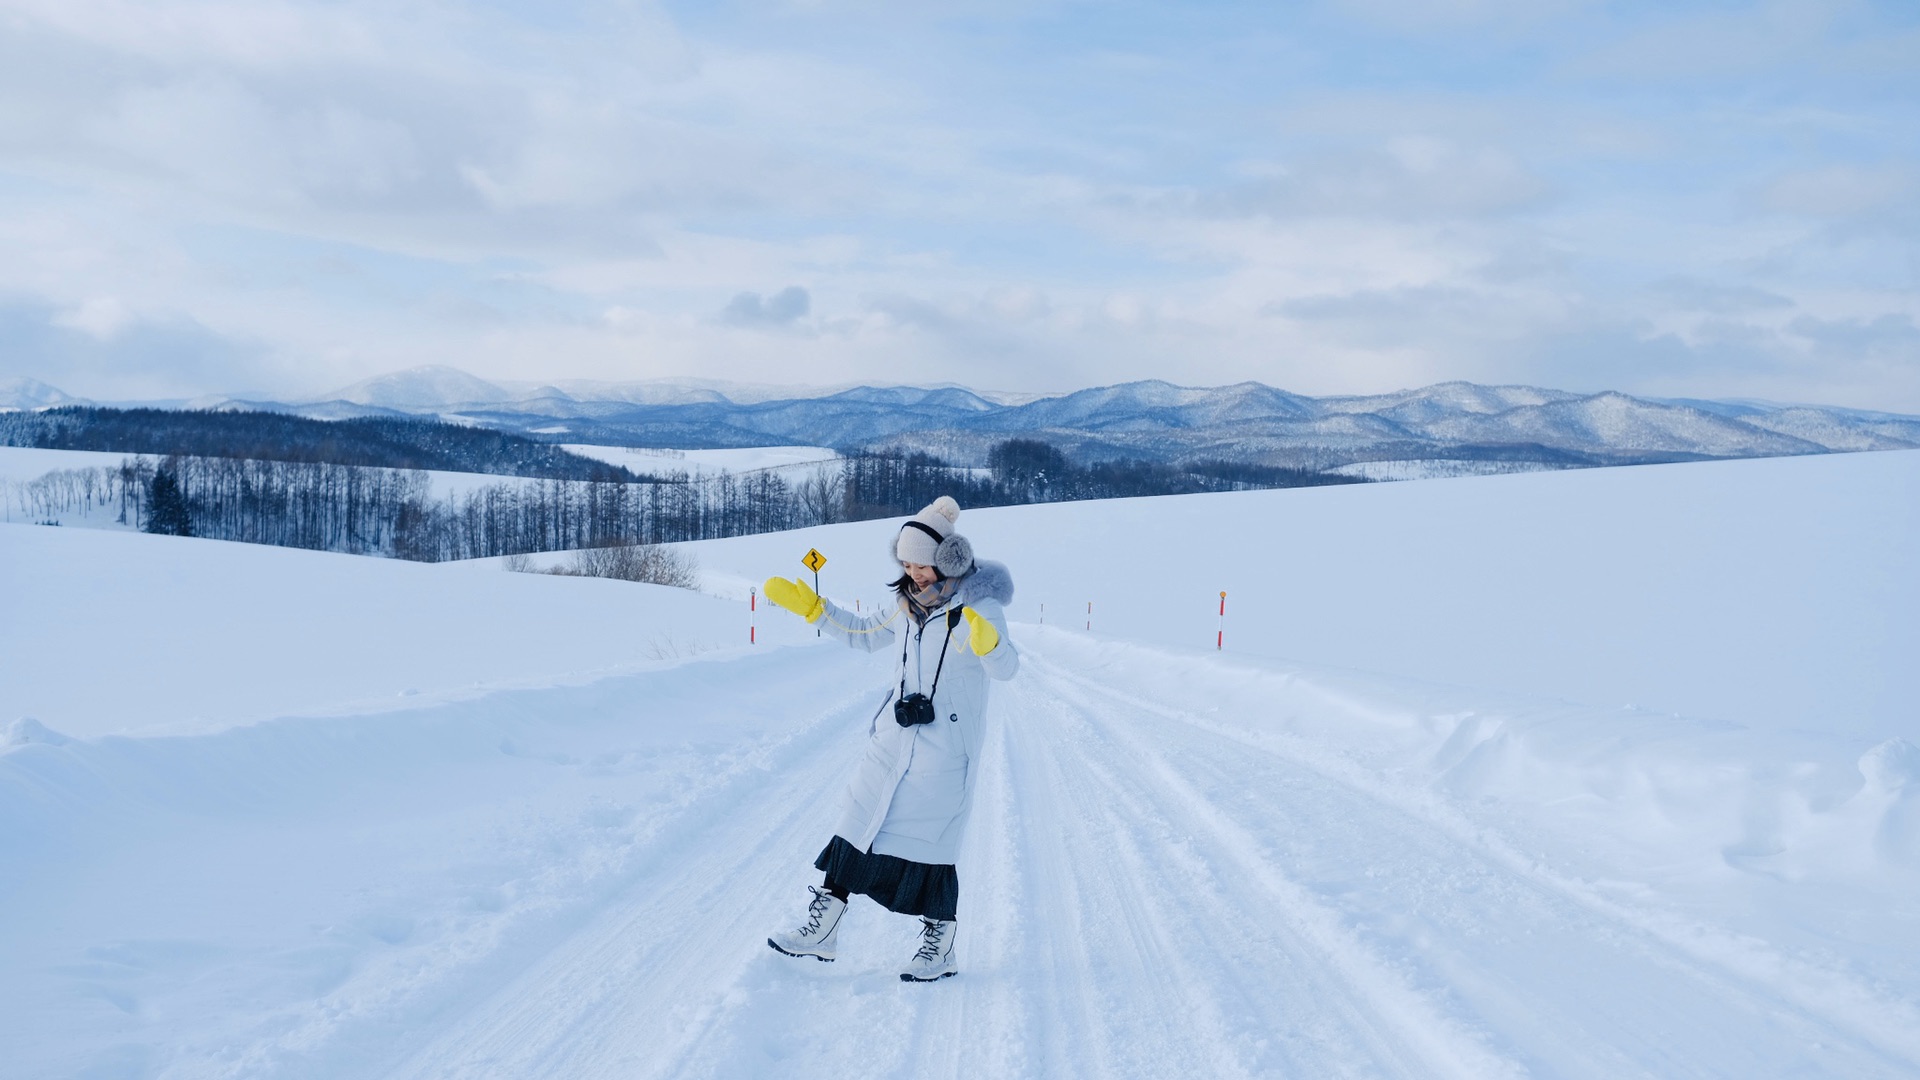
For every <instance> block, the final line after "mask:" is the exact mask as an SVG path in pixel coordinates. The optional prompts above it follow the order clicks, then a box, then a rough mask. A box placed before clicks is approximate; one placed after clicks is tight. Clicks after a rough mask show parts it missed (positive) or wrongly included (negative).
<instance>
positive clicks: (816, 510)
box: [794, 465, 847, 526]
mask: <svg viewBox="0 0 1920 1080" xmlns="http://www.w3.org/2000/svg"><path fill="white" fill-rule="evenodd" d="M794 493H795V495H796V496H797V497H798V498H799V501H800V521H799V524H800V525H802V526H806V525H832V524H835V523H836V522H841V521H845V520H846V519H847V478H846V474H845V473H844V472H843V471H842V470H840V469H839V468H837V467H835V468H829V467H827V466H825V465H822V466H821V467H819V468H818V469H815V470H814V472H813V475H812V476H809V477H807V478H806V479H805V480H802V481H800V486H799V487H798V488H796V489H795V491H794Z"/></svg>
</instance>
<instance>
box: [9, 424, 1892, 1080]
mask: <svg viewBox="0 0 1920 1080" xmlns="http://www.w3.org/2000/svg"><path fill="white" fill-rule="evenodd" d="M961 525H962V527H963V529H964V530H965V531H966V532H967V533H968V534H969V535H970V536H971V537H972V538H973V539H974V541H975V543H976V545H977V546H978V547H979V549H980V550H981V551H982V553H983V554H986V555H988V556H990V557H996V558H1002V559H1005V560H1006V561H1007V562H1008V563H1009V564H1010V565H1011V566H1012V567H1013V569H1014V573H1015V575H1016V582H1017V590H1018V591H1017V595H1016V600H1015V606H1014V608H1013V610H1012V614H1013V616H1014V619H1015V622H1014V623H1013V627H1012V633H1013V636H1014V639H1015V640H1016V642H1017V643H1018V645H1019V647H1020V648H1021V649H1022V651H1023V653H1024V664H1023V669H1022V673H1021V674H1020V676H1019V677H1018V678H1017V679H1016V680H1015V681H1014V682H1012V683H1010V684H1007V685H1006V686H1004V687H1002V688H1000V690H999V692H998V696H997V697H996V699H995V705H994V708H993V714H992V734H991V736H990V740H989V744H988V747H987V751H986V754H985V755H984V757H983V759H982V761H981V762H980V763H979V765H980V767H981V769H982V770H983V772H982V780H981V789H980V803H979V807H978V808H977V810H976V814H975V819H974V823H973V828H972V831H971V832H970V834H969V838H968V846H967V847H966V849H965V850H964V851H963V853H962V859H961V864H960V871H961V876H962V880H963V882H964V885H963V888H962V897H961V927H962V929H961V937H960V956H961V965H962V974H961V976H960V977H959V978H957V979H953V980H948V981H946V982H944V983H942V984H939V985H936V986H930V987H924V986H904V985H902V984H901V983H900V982H899V981H898V980H897V979H896V978H895V975H894V970H895V965H896V964H897V963H898V962H899V961H900V960H901V959H902V958H903V957H904V956H905V954H906V953H907V952H909V951H910V949H911V928H910V927H908V926H906V925H903V923H904V922H905V920H902V919H899V918H897V917H891V916H887V915H886V914H885V913H883V912H881V911H879V910H878V909H876V908H874V907H872V906H871V905H863V904H857V905H856V906H855V908H854V909H853V911H852V913H851V914H850V915H849V916H848V919H849V923H848V925H847V927H846V929H845V930H844V931H843V934H842V941H843V953H842V956H841V959H840V961H839V962H838V963H835V964H833V965H821V964H812V963H799V962H796V961H793V960H790V959H787V958H783V957H779V956H776V955H774V954H773V953H772V952H770V951H769V950H767V949H766V948H765V946H764V944H763V939H764V938H765V935H766V933H767V932H768V931H769V930H770V929H772V928H774V927H777V926H779V925H781V924H782V923H783V922H785V921H791V920H792V919H793V918H794V916H795V914H796V911H797V904H798V900H799V898H800V896H801V886H802V884H804V883H806V882H808V881H811V880H813V872H812V871H811V869H810V867H809V863H810V860H811V857H812V855H813V853H814V852H815V851H817V850H818V847H819V845H820V844H821V843H822V842H823V841H824V839H825V833H826V831H827V830H828V829H830V827H831V822H832V820H833V818H834V812H835V805H834V804H835V798H836V795H837V791H838V788H839V785H840V784H841V783H842V782H843V781H844V778H845V777H846V775H847V773H848V772H849V770H850V769H851V767H852V765H853V763H854V761H855V760H856V759H857V756H858V755H859V754H860V752H861V746H862V741H863V740H864V738H865V732H866V726H867V723H868V720H869V717H870V716H871V715H872V713H873V709H874V707H875V705H877V704H878V703H879V697H880V692H881V690H882V687H881V685H880V684H881V683H882V682H883V681H884V679H885V662H886V658H885V657H870V656H867V655H866V654H860V653H854V652H852V651H850V650H847V649H845V648H842V647H838V646H835V645H832V644H822V643H820V642H818V641H817V639H815V638H814V637H813V635H812V632H811V630H810V629H809V628H808V627H806V626H805V625H804V624H803V623H800V622H799V620H797V619H794V618H792V617H791V616H788V615H785V614H784V613H782V612H779V611H769V610H767V609H766V608H765V607H764V606H763V607H761V609H760V610H759V611H758V613H757V616H758V619H757V622H758V625H757V627H756V630H755V636H756V637H757V639H758V643H757V644H755V645H751V646H750V645H748V644H747V643H746V637H747V626H748V619H749V612H748V610H747V605H746V604H745V603H743V602H742V601H743V600H744V598H745V594H746V590H747V589H748V588H749V587H751V586H752V584H754V583H757V582H758V581H759V580H760V579H761V578H763V577H764V576H766V575H768V574H770V573H776V572H794V573H798V572H799V565H798V558H799V556H800V555H801V554H802V553H803V552H805V551H806V550H807V549H808V547H810V546H817V547H819V548H820V549H821V550H822V551H824V552H826V553H827V554H828V555H829V559H830V561H829V563H828V565H827V567H826V569H825V571H824V573H823V587H824V588H825V590H826V591H827V592H828V593H829V594H830V595H834V596H836V597H839V598H841V599H843V600H847V601H854V600H859V601H860V602H861V603H862V605H863V606H870V605H871V604H872V603H873V602H874V601H875V600H876V599H878V597H879V596H880V595H881V590H880V587H879V586H880V583H881V582H882V581H883V580H884V579H885V577H886V576H887V571H888V567H887V563H886V561H885V555H884V544H885V541H886V538H887V536H888V533H889V532H890V530H891V528H892V527H893V526H892V523H886V522H874V523H863V524H857V525H843V526H831V527H825V528H822V529H816V530H808V531H805V532H802V533H789V534H769V535H764V536H756V537H743V538H738V539H734V540H728V541H715V542H708V543H703V544H699V545H690V546H691V547H692V548H694V549H695V550H696V551H697V553H698V556H699V558H700V560H701V563H702V566H703V570H704V576H705V583H704V586H703V588H704V591H705V595H696V594H693V593H686V592H679V591H674V590H665V589H660V588H656V587H651V586H639V585H630V584H626V583H620V582H611V581H600V580H581V579H566V578H554V577H547V576H541V575H522V574H509V573H504V572H502V571H501V569H500V568H499V567H497V566H495V565H492V564H484V563H478V564H451V565H421V564H412V563H397V562H390V561H382V560H372V559H355V558H351V557H346V556H335V555H324V554H316V553H311V552H301V551H294V550H287V549H276V548H263V547H248V546H243V545H230V544H221V543H216V542H208V541H197V540H186V539H177V538H170V537H151V536H143V535H137V534H127V533H114V532H105V531H82V530H68V529H57V528H40V527H33V526H24V525H15V526H0V594H3V595H5V596H6V597H7V598H8V600H9V604H8V607H7V609H6V612H7V614H6V618H5V621H4V622H0V710H3V711H0V717H4V718H6V719H9V720H10V719H11V718H13V717H16V716H20V715H21V714H23V713H24V714H30V715H32V716H34V717H36V718H37V719H36V720H33V721H14V722H13V723H12V726H11V727H10V728H7V729H6V734H5V735H4V737H0V744H4V745H3V746H0V865H5V866H6V867H7V868H8V870H9V873H8V876H7V881H8V886H7V888H5V889H0V1045H4V1046H5V1047H6V1049H7V1061H8V1062H9V1066H8V1067H9V1068H11V1069H15V1070H18V1071H19V1074H20V1075H26V1076H36V1077H39V1076H51V1077H64V1076H73V1077H79V1076H235V1077H241V1076H244V1077H282V1076H285V1077H291V1076H329V1077H339V1076H422V1077H424V1076H440V1077H451V1076H480V1075H484V1076H490V1077H517V1076H528V1077H533V1076H538V1077H542V1078H549V1077H593V1078H598V1077H648V1076H661V1077H665V1076H709V1077H726V1078H731V1077H760V1076H768V1075H782V1076H797V1077H812V1076H819V1077H862V1076H896V1075H903V1074H907V1073H912V1074H914V1075H931V1076H961V1075H992V1076H1060V1075H1084V1076H1113V1077H1145V1076H1154V1077H1159V1076H1168V1075H1208V1076H1215V1075H1217V1076H1302V1075H1309V1076H1405V1077H1432V1076H1451V1077H1475V1078H1478V1077H1489V1076H1528V1075H1532V1076H1586V1077H1607V1078H1612V1077H1618V1076H1622V1075H1658V1076H1682V1075H1693V1076H1706V1075H1713V1076H1772V1075H1804V1076H1830V1077H1880V1076H1884V1077H1901V1076H1913V1075H1915V1074H1916V1072H1920V1035H1917V1034H1916V1033H1920V959H1916V958H1920V918H1917V917H1916V912H1915V909H1914V907H1913V903H1912V897H1913V896H1914V895H1915V894H1916V893H1915V889H1916V887H1917V886H1920V748H1917V746H1916V744H1920V716H1917V715H1916V713H1915V712H1914V708H1913V702H1914V701H1916V700H1920V671H1917V670H1916V667H1915V665H1913V664H1911V663H1910V662H1908V661H1909V659H1910V657H1911V656H1913V655H1915V654H1916V652H1920V615H1916V613H1920V568H1916V564H1915V562H1914V560H1913V559H1912V558H1911V552H1912V551H1913V550H1914V548H1915V541H1916V540H1920V453H1911V452H1902V453H1883V454H1855V455H1837V456H1822V457H1801V458H1785V459H1773V460H1762V461H1746V462H1729V463H1715V464H1699V465H1676V466H1657V467H1646V468H1636V469H1615V470H1595V471H1586V472H1561V473H1536V474H1529V475H1523V476H1501V477H1485V478H1476V479H1463V480H1445V481H1431V482H1424V483H1409V484H1394V485H1368V486H1362V487H1353V488H1337V489H1300V490H1295V491H1285V492H1266V493H1246V494H1237V495H1210V496H1191V497H1180V498H1168V499H1147V500H1132V501H1116V502H1105V503H1081V504H1063V505H1052V506H1036V507H1017V508H1007V509H1001V510H991V511H979V512H969V513H967V514H965V515H964V516H963V517H962V519H961ZM1222 589H1225V590H1227V591H1228V593H1229V596H1228V603H1229V606H1228V609H1227V610H1228V614H1227V621H1226V624H1225V626H1226V635H1227V636H1226V646H1227V647H1226V649H1225V650H1224V651H1217V650H1215V649H1214V648H1213V643H1214V635H1215V633H1216V632H1217V630H1218V628H1219V626H1220V622H1219V617H1218V615H1217V604H1218V598H1217V593H1218V592H1219V591H1220V590H1222ZM1089 600H1091V601H1092V602H1093V604H1094V606H1093V611H1092V613H1091V619H1092V622H1093V625H1092V629H1091V630H1088V629H1087V628H1086V620H1087V618H1088V617H1089V616H1088V615H1087V613H1086V609H1085V605H1086V603H1087V602H1088V601H1089ZM1042 604H1044V605H1045V611H1044V616H1043V613H1042V611H1041V605H1042ZM1043 617H1044V622H1042V621H1041V620H1042V618H1043ZM109 732H117V733H118V734H108V733H109Z"/></svg>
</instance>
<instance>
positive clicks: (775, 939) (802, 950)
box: [767, 885, 847, 964]
mask: <svg viewBox="0 0 1920 1080" xmlns="http://www.w3.org/2000/svg"><path fill="white" fill-rule="evenodd" d="M807 891H808V892H811V893H812V894H813V899H812V900H810V901H808V902H807V921H806V922H803V923H801V924H800V925H799V926H797V927H795V928H794V929H792V930H782V931H781V932H779V933H777V934H775V935H773V936H772V937H770V938H768V939H767V944H769V945H771V946H773V948H774V951H776V952H783V953H786V954H787V955H788V956H811V957H813V958H814V959H815V960H825V961H826V962H827V963H829V964H831V963H833V957H834V949H835V939H836V937H837V936H838V935H839V933H840V916H842V915H845V914H846V913H847V902H846V901H845V900H842V899H840V898H839V897H837V896H835V895H833V894H832V893H830V892H828V891H826V890H825V889H822V888H820V887H819V886H818V885H809V886H807Z"/></svg>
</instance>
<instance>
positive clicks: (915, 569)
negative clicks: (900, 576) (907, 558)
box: [900, 562, 940, 589]
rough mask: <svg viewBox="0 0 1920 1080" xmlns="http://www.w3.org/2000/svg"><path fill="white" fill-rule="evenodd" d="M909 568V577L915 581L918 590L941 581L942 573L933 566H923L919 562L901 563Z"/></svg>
mask: <svg viewBox="0 0 1920 1080" xmlns="http://www.w3.org/2000/svg"><path fill="white" fill-rule="evenodd" d="M900 565H902V566H904V567H906V568H907V576H908V577H910V578H912V579H913V585H914V588H916V589H924V588H926V587H927V586H929V585H931V584H933V583H934V582H935V581H938V580H939V579H940V572H939V571H938V570H935V569H934V568H933V567H931V566H922V565H920V564H919V563H917V562H910V563H901V564H900Z"/></svg>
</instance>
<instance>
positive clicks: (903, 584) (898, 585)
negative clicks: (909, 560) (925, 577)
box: [887, 566, 947, 596]
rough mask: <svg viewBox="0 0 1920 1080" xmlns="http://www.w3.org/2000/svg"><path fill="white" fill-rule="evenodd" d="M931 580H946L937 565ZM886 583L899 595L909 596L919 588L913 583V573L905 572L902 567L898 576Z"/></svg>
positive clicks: (945, 576)
mask: <svg viewBox="0 0 1920 1080" xmlns="http://www.w3.org/2000/svg"><path fill="white" fill-rule="evenodd" d="M933 580H935V581H945V580H947V575H946V573H945V572H943V571H942V570H941V569H940V568H939V567H937V566H936V567H934V568H933ZM887 585H888V586H889V587H891V588H892V589H893V591H894V592H896V593H898V594H900V595H901V596H909V595H911V594H913V593H915V592H918V591H919V589H920V586H918V585H915V584H914V583H913V575H912V574H909V573H907V572H906V571H905V570H904V569H903V570H901V571H900V576H899V577H897V578H894V579H893V580H892V581H890V582H888V583H887Z"/></svg>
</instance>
